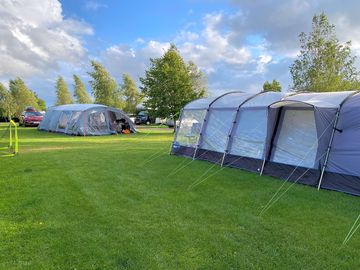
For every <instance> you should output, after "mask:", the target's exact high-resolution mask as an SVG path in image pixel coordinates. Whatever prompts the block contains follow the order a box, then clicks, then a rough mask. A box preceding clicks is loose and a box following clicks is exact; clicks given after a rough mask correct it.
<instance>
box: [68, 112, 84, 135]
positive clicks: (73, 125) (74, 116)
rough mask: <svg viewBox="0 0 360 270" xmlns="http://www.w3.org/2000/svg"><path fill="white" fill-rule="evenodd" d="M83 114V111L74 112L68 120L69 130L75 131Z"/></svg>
mask: <svg viewBox="0 0 360 270" xmlns="http://www.w3.org/2000/svg"><path fill="white" fill-rule="evenodd" d="M80 115H81V112H73V113H72V115H71V118H70V120H69V122H68V131H69V132H71V131H74V130H75V128H76V123H77V121H78V119H79V117H80Z"/></svg>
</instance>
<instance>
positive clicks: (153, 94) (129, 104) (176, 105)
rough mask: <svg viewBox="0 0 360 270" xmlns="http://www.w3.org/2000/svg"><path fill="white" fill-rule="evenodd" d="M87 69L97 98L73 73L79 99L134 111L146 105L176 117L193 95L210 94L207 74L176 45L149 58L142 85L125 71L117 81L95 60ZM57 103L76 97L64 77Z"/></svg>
mask: <svg viewBox="0 0 360 270" xmlns="http://www.w3.org/2000/svg"><path fill="white" fill-rule="evenodd" d="M91 67H92V71H91V72H88V74H89V76H90V78H91V80H90V81H89V83H90V86H91V89H92V95H93V97H94V101H92V99H91V98H90V96H89V94H88V93H87V91H86V89H85V85H84V83H83V82H82V81H81V79H80V78H79V77H78V76H76V75H74V99H75V101H76V103H92V102H94V103H98V104H104V105H107V106H112V107H116V108H120V109H123V110H124V111H125V112H127V113H135V112H136V106H137V105H138V104H140V103H141V102H142V101H144V106H145V108H147V110H148V111H149V112H150V113H151V115H152V116H154V117H162V118H169V117H171V118H174V119H175V118H177V117H178V116H179V112H180V110H181V108H182V107H183V106H184V105H185V104H186V103H188V102H190V101H191V100H193V99H196V98H201V97H204V96H206V95H207V80H206V77H205V75H204V74H203V73H202V72H201V70H200V69H199V68H198V67H197V66H196V64H195V63H194V62H192V61H189V62H188V63H186V62H185V61H184V59H183V58H182V57H181V55H180V53H179V51H178V49H177V48H176V46H175V45H171V47H170V48H169V49H168V50H167V51H166V52H165V53H164V55H162V56H161V57H159V58H154V59H150V67H149V69H148V70H146V71H145V76H144V77H143V78H140V82H141V86H140V89H138V87H137V86H136V83H135V82H134V80H133V79H132V78H131V76H130V75H129V74H123V77H122V81H123V83H122V84H121V85H118V84H117V82H116V81H115V79H114V78H112V77H111V75H110V73H109V72H108V71H107V70H106V69H105V67H104V66H102V65H101V64H100V63H98V62H96V61H92V62H91ZM56 96H57V101H56V105H63V104H71V103H73V102H74V99H73V98H72V97H71V94H70V91H69V89H68V87H67V85H66V83H65V81H64V79H63V78H62V77H59V78H58V80H57V82H56Z"/></svg>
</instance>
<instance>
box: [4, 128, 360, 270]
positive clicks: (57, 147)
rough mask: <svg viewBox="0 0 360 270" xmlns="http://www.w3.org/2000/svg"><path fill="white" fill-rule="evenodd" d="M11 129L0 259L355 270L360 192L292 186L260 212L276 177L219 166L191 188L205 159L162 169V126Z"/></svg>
mask: <svg viewBox="0 0 360 270" xmlns="http://www.w3.org/2000/svg"><path fill="white" fill-rule="evenodd" d="M2 130H3V126H2ZM2 130H0V135H1V132H2ZM19 131H20V134H19V136H20V154H19V155H18V156H16V157H13V158H2V159H0V162H1V163H0V164H1V170H0V269H47V270H48V269H289V268H291V269H357V268H359V264H360V258H359V249H360V235H359V234H355V235H354V237H353V238H352V239H351V240H350V241H349V243H348V245H346V246H345V247H343V248H341V249H340V247H341V243H342V241H343V239H344V237H345V236H346V234H347V232H348V230H349V229H350V227H351V225H352V223H353V222H354V220H355V218H356V217H357V215H358V214H359V212H360V205H359V198H358V197H353V196H350V195H346V194H342V193H338V192H331V191H326V190H322V191H317V190H316V189H314V188H310V187H307V186H303V185H294V186H293V187H292V188H291V189H290V190H289V192H288V193H286V194H285V196H284V197H282V198H281V199H280V200H279V202H278V203H276V204H275V205H274V206H273V207H272V208H270V209H269V211H268V212H266V213H265V214H264V215H262V216H259V213H260V209H261V207H262V206H264V205H265V204H266V203H267V201H268V200H269V199H270V198H271V196H272V195H273V194H274V192H275V191H276V190H277V189H278V187H279V186H280V185H281V183H282V182H281V181H279V180H276V179H273V178H270V177H260V176H258V175H256V174H253V173H248V172H244V171H240V170H237V169H231V168H226V169H224V170H222V171H221V172H219V173H218V174H216V175H215V176H213V177H211V178H210V179H208V180H206V181H205V182H203V183H201V184H200V185H198V186H196V187H194V188H193V189H190V190H189V189H188V187H189V186H190V185H191V184H192V183H193V182H194V181H195V180H196V179H197V178H198V177H199V176H200V175H201V174H203V172H205V171H206V170H207V169H209V168H210V166H212V164H211V163H208V162H203V161H195V162H192V163H190V164H189V165H188V167H186V169H184V170H182V171H180V172H179V173H178V174H176V175H174V176H170V177H168V174H169V173H170V172H171V171H172V170H173V169H174V168H176V166H178V164H179V163H181V162H183V160H184V159H183V158H181V157H176V156H169V155H168V154H167V153H168V151H169V146H170V143H171V140H172V136H173V134H172V130H171V129H169V130H158V129H153V130H152V131H148V130H142V133H141V134H135V135H122V136H105V137H85V138H84V137H69V136H65V135H61V134H52V133H44V132H38V131H36V129H34V128H20V129H19ZM2 141H3V142H4V140H2ZM157 152H158V153H159V154H160V153H162V155H159V156H158V158H155V159H153V160H151V159H149V158H150V157H151V156H152V155H153V154H154V153H157ZM146 160H148V163H146V164H144V162H145V161H146ZM217 169H218V167H214V168H213V169H212V170H213V171H215V170H217Z"/></svg>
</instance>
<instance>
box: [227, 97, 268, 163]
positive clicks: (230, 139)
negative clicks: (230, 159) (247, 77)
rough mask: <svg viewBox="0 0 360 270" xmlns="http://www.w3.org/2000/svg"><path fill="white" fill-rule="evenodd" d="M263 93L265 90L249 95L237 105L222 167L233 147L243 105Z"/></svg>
mask: <svg viewBox="0 0 360 270" xmlns="http://www.w3.org/2000/svg"><path fill="white" fill-rule="evenodd" d="M262 93H264V92H263V91H261V92H259V93H256V94H254V95H252V96H250V97H248V98H247V99H245V100H244V101H243V102H241V103H240V105H239V106H238V107H237V109H236V113H235V116H234V121H233V122H232V125H231V128H230V131H229V134H228V136H227V139H226V146H225V150H224V154H223V156H222V160H221V167H222V166H223V165H224V161H225V157H226V154H227V153H229V151H230V148H231V144H232V137H233V136H234V132H235V127H236V124H237V122H238V121H237V120H238V119H239V115H240V108H241V106H242V105H244V104H245V103H246V102H248V101H249V100H251V99H253V98H255V97H257V96H258V95H260V94H262Z"/></svg>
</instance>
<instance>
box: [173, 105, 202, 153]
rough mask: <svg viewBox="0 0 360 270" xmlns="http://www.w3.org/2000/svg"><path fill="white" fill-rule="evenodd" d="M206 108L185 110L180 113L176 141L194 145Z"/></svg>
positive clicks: (183, 144) (182, 144)
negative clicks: (180, 117)
mask: <svg viewBox="0 0 360 270" xmlns="http://www.w3.org/2000/svg"><path fill="white" fill-rule="evenodd" d="M205 114H206V110H185V111H184V112H183V115H182V119H181V123H180V127H179V131H178V134H177V137H176V142H177V143H178V144H180V145H181V146H188V147H195V146H196V144H197V142H198V139H199V135H200V131H201V126H202V123H203V121H204V118H205Z"/></svg>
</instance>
